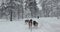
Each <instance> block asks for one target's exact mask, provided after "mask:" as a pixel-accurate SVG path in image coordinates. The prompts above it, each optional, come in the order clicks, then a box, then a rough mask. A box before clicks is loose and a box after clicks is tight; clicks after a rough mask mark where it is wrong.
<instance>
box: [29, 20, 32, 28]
mask: <svg viewBox="0 0 60 32" xmlns="http://www.w3.org/2000/svg"><path fill="white" fill-rule="evenodd" d="M31 27H32V19H30V21H29V28H31Z"/></svg>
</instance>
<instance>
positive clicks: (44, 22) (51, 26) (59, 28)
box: [0, 17, 60, 32]
mask: <svg viewBox="0 0 60 32" xmlns="http://www.w3.org/2000/svg"><path fill="white" fill-rule="evenodd" d="M25 19H33V20H35V21H37V22H38V23H39V26H38V27H37V29H36V28H34V27H32V30H31V29H29V27H28V25H26V24H25V23H24V20H25ZM25 19H23V20H18V21H12V22H10V21H7V20H4V19H1V20H0V32H60V19H57V18H56V17H53V18H52V17H47V18H44V17H42V18H40V19H37V18H25Z"/></svg>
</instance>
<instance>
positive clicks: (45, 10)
mask: <svg viewBox="0 0 60 32" xmlns="http://www.w3.org/2000/svg"><path fill="white" fill-rule="evenodd" d="M37 16H39V17H59V16H60V0H0V19H10V20H11V21H12V19H13V20H16V19H21V18H22V19H23V18H36V17H37Z"/></svg>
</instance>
